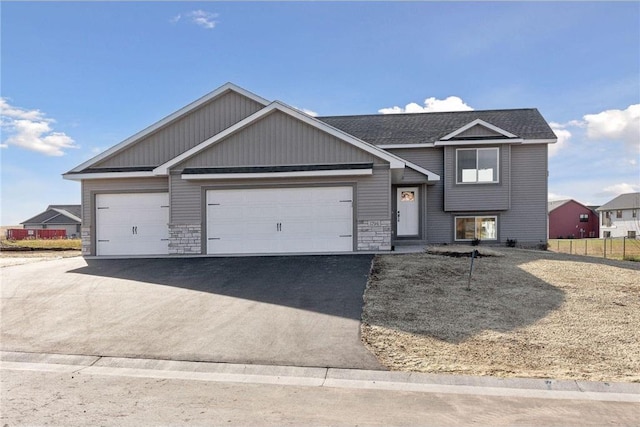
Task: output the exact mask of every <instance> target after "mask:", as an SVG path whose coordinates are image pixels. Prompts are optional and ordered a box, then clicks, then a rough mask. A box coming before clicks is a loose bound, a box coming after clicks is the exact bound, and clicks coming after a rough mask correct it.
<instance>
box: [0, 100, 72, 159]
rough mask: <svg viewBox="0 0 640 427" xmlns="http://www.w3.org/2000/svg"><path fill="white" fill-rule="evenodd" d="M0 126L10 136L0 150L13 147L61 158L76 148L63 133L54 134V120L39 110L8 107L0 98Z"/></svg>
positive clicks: (5, 101) (70, 139)
mask: <svg viewBox="0 0 640 427" xmlns="http://www.w3.org/2000/svg"><path fill="white" fill-rule="evenodd" d="M0 115H1V119H0V125H1V127H2V130H3V132H6V133H7V134H9V135H10V136H9V137H8V138H7V139H6V140H5V141H3V142H2V148H7V147H8V146H9V145H15V146H17V147H22V148H25V149H27V150H31V151H36V152H38V153H42V154H45V155H47V156H62V155H64V150H65V149H68V148H78V146H77V145H75V143H74V140H73V139H72V138H71V137H69V136H68V135H66V134H65V133H64V132H54V131H53V129H52V128H51V125H52V124H53V123H55V120H53V119H51V118H48V117H46V115H45V114H44V113H43V112H41V111H40V110H25V109H23V108H20V107H14V106H12V105H9V103H8V102H7V100H6V99H5V98H0Z"/></svg>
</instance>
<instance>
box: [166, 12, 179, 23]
mask: <svg viewBox="0 0 640 427" xmlns="http://www.w3.org/2000/svg"><path fill="white" fill-rule="evenodd" d="M181 18H182V14H180V13H179V14H177V15H176V16H174V17H173V18H171V19H169V22H171V23H172V24H175V23H177V22H178V21H179V20H180V19H181Z"/></svg>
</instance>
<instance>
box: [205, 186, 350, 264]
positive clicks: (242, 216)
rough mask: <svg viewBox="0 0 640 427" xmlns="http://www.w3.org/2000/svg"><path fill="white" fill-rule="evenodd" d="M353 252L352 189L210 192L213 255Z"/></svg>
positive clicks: (209, 227)
mask: <svg viewBox="0 0 640 427" xmlns="http://www.w3.org/2000/svg"><path fill="white" fill-rule="evenodd" d="M352 250H353V188H352V187H305V188H277V189H275V188H274V189H241V190H209V191H207V253H209V254H238V253H289V252H350V251H352Z"/></svg>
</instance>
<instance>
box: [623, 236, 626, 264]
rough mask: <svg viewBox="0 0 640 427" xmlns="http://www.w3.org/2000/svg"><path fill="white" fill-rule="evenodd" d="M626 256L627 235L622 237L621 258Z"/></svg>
mask: <svg viewBox="0 0 640 427" xmlns="http://www.w3.org/2000/svg"><path fill="white" fill-rule="evenodd" d="M626 257H627V236H624V237H623V238H622V259H625V258H626Z"/></svg>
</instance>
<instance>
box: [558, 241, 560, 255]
mask: <svg viewBox="0 0 640 427" xmlns="http://www.w3.org/2000/svg"><path fill="white" fill-rule="evenodd" d="M558 252H560V239H558Z"/></svg>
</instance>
